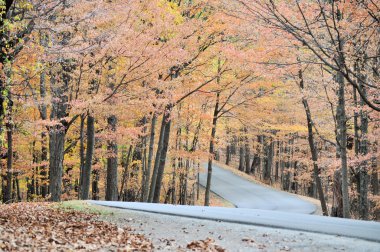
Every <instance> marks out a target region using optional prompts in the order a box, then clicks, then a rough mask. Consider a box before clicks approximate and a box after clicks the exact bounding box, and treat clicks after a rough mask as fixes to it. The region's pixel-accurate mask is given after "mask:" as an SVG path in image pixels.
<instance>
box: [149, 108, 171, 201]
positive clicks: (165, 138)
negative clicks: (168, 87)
mask: <svg viewBox="0 0 380 252" xmlns="http://www.w3.org/2000/svg"><path fill="white" fill-rule="evenodd" d="M170 113H171V106H168V108H167V109H166V111H165V115H164V117H163V120H164V124H165V125H164V136H163V141H162V151H161V154H160V162H159V166H158V171H157V181H156V185H155V189H154V194H153V202H154V203H159V202H160V194H161V185H162V179H163V175H164V171H165V163H166V154H167V153H168V147H169V139H170V126H171V119H170Z"/></svg>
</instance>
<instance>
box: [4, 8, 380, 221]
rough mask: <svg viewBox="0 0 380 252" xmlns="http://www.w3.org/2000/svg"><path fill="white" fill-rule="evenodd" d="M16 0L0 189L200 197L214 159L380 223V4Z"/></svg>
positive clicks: (41, 194) (7, 30) (18, 194)
mask: <svg viewBox="0 0 380 252" xmlns="http://www.w3.org/2000/svg"><path fill="white" fill-rule="evenodd" d="M0 2H1V9H0V12H1V20H0V26H1V30H0V43H1V51H0V53H1V55H0V59H1V63H0V66H1V79H0V94H1V97H0V113H1V115H0V135H1V138H0V146H1V167H0V173H1V178H0V183H1V187H0V192H1V193H0V199H1V200H2V202H4V203H10V202H18V201H36V200H37V201H42V200H51V201H61V200H67V199H76V198H79V199H106V200H123V201H143V202H162V203H173V204H195V202H196V200H197V197H199V186H198V184H197V178H198V173H199V172H200V171H201V170H202V169H203V167H204V165H203V164H204V163H206V162H208V169H207V172H208V178H209V179H208V184H207V186H206V193H205V198H204V204H205V205H209V204H210V199H209V198H210V196H209V193H210V192H209V191H210V178H211V176H212V169H211V168H212V163H213V162H215V161H214V159H216V160H218V161H219V162H223V163H225V164H227V165H230V166H234V167H236V168H237V169H239V170H241V171H244V172H246V173H248V174H250V175H251V176H253V177H254V178H255V179H257V180H261V181H263V182H265V183H267V184H269V185H272V186H275V187H278V188H281V189H282V190H286V191H290V192H294V193H297V194H302V195H307V196H310V197H314V198H318V199H319V200H320V201H321V206H322V209H323V212H324V215H331V216H338V217H345V218H360V219H375V220H379V218H380V196H379V179H378V173H379V158H380V155H379V148H378V144H379V143H378V141H379V135H380V134H379V133H380V132H379V131H380V127H379V126H380V114H379V111H380V91H379V89H380V84H379V80H380V43H379V42H380V41H379V40H380V6H379V4H378V3H376V1H373V0H353V1H340V0H337V1H322V0H305V1H300V0H299V1H298V0H289V1H288V0H287V1H285V0H279V1H273V0H255V1H248V0H247V1H246V0H230V1H213V0H209V1H198V0H185V1H181V0H172V1H169V0H150V1H146V0H141V1H137V0H110V1H102V0H93V1H82V0H79V1H70V0H48V1H44V0H40V1H38V0H19V1H17V0H14V1H12V0H11V1H0Z"/></svg>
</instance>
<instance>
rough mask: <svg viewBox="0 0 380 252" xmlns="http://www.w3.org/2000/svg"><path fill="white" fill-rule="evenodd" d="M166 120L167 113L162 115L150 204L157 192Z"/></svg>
mask: <svg viewBox="0 0 380 252" xmlns="http://www.w3.org/2000/svg"><path fill="white" fill-rule="evenodd" d="M166 120H167V117H166V113H164V114H163V115H162V121H161V129H160V136H159V139H158V146H157V151H156V157H155V161H154V168H153V174H152V181H151V183H150V190H149V199H148V201H149V202H153V197H154V191H155V190H156V183H157V175H158V169H159V163H160V157H161V152H162V148H163V142H164V135H165V126H166Z"/></svg>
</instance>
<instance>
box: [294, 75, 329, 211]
mask: <svg viewBox="0 0 380 252" xmlns="http://www.w3.org/2000/svg"><path fill="white" fill-rule="evenodd" d="M299 78H300V87H301V90H304V80H303V74H302V70H299ZM302 103H303V107H304V109H305V113H306V120H307V131H308V141H309V147H310V151H311V158H312V160H313V171H314V179H315V184H316V186H317V190H318V196H319V201H320V202H321V207H322V212H323V215H324V216H328V215H329V213H328V210H327V205H326V200H325V196H324V193H323V188H322V182H321V178H320V177H319V176H320V170H319V167H318V152H317V148H316V146H315V141H314V135H313V122H312V117H311V112H310V107H309V103H308V101H307V99H306V97H305V96H303V97H302Z"/></svg>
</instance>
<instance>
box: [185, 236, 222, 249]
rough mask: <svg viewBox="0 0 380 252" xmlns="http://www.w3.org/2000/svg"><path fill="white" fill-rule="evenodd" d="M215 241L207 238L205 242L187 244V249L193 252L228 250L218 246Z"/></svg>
mask: <svg viewBox="0 0 380 252" xmlns="http://www.w3.org/2000/svg"><path fill="white" fill-rule="evenodd" d="M214 242H215V241H214V240H213V239H211V238H207V239H205V240H198V241H192V242H190V243H189V244H187V246H186V248H187V249H191V250H192V251H209V252H225V251H226V250H225V249H224V248H222V247H220V246H218V245H216V244H214Z"/></svg>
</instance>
